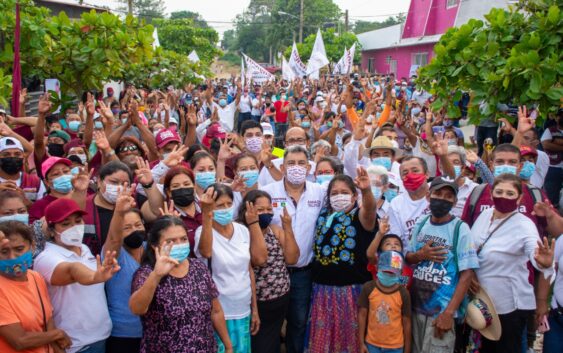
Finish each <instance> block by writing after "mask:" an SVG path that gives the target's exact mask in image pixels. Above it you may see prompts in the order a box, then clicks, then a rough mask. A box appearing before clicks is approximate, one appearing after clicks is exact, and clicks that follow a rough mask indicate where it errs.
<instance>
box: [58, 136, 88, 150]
mask: <svg viewBox="0 0 563 353" xmlns="http://www.w3.org/2000/svg"><path fill="white" fill-rule="evenodd" d="M74 147H82V148H84V149H86V145H85V144H84V142H82V140H81V139H79V138H76V139H72V140H70V141H69V142H68V143H65V145H64V147H63V149H64V151H65V153H68V151H70V149H71V148H74Z"/></svg>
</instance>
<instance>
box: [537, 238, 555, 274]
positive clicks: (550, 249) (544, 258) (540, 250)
mask: <svg viewBox="0 0 563 353" xmlns="http://www.w3.org/2000/svg"><path fill="white" fill-rule="evenodd" d="M554 248H555V245H554V239H551V243H550V242H549V241H548V240H547V237H543V243H542V242H541V241H539V240H538V247H537V248H536V250H535V253H534V259H535V260H536V263H537V264H538V265H539V266H540V267H541V268H549V267H551V265H553V254H554Z"/></svg>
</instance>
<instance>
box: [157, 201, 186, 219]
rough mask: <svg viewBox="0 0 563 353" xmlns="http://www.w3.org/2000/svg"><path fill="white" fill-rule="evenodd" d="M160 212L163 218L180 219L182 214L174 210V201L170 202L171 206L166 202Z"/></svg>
mask: <svg viewBox="0 0 563 353" xmlns="http://www.w3.org/2000/svg"><path fill="white" fill-rule="evenodd" d="M158 210H159V211H160V215H161V216H162V217H165V216H168V217H178V218H180V216H181V215H180V212H178V211H176V209H175V208H174V200H170V203H169V204H166V202H165V203H164V205H163V206H162V207H161V208H159V209H158Z"/></svg>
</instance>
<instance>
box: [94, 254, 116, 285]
mask: <svg viewBox="0 0 563 353" xmlns="http://www.w3.org/2000/svg"><path fill="white" fill-rule="evenodd" d="M115 256H116V252H115V251H106V256H105V257H104V261H103V262H102V261H101V260H100V255H96V265H97V266H96V267H97V268H96V272H95V274H94V281H95V282H96V283H102V282H106V281H108V280H109V279H111V278H112V277H113V275H114V274H115V273H117V271H119V270H120V269H121V267H119V264H118V263H117V259H116V258H115Z"/></svg>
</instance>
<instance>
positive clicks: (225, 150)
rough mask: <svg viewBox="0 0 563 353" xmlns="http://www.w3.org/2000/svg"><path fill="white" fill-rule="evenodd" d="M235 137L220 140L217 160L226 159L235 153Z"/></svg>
mask: <svg viewBox="0 0 563 353" xmlns="http://www.w3.org/2000/svg"><path fill="white" fill-rule="evenodd" d="M234 141H235V139H234V138H233V139H230V140H228V141H225V140H223V141H221V140H219V144H220V147H219V153H218V154H217V160H220V161H226V160H227V159H229V158H231V157H232V156H233V155H234V152H233V150H232V148H231V146H232V145H233V143H234Z"/></svg>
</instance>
